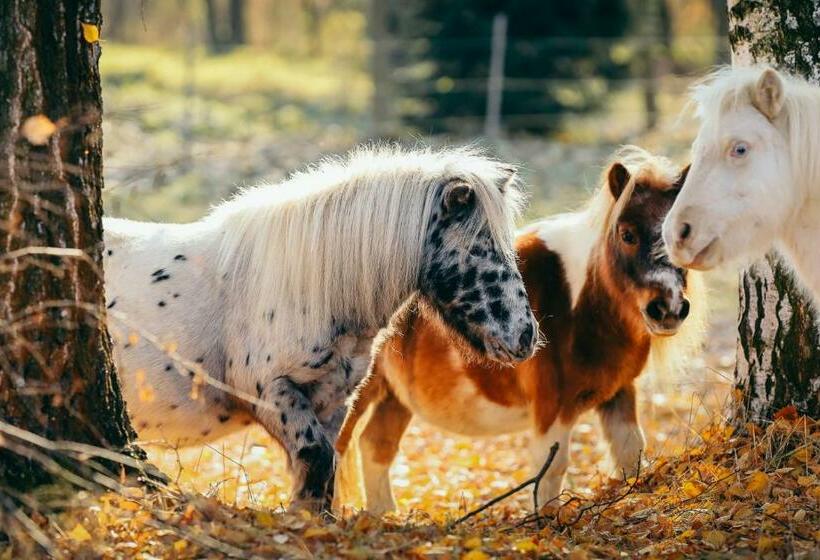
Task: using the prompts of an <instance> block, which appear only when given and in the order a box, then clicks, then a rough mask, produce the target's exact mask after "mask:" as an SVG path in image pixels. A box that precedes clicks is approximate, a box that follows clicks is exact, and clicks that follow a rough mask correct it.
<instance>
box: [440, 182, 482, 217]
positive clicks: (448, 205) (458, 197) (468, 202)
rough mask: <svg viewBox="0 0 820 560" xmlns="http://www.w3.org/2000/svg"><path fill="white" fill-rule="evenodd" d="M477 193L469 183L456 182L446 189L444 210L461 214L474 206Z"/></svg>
mask: <svg viewBox="0 0 820 560" xmlns="http://www.w3.org/2000/svg"><path fill="white" fill-rule="evenodd" d="M474 202H475V193H474V192H473V188H472V187H471V186H470V185H468V184H467V183H464V182H461V181H454V182H452V183H450V184H449V185H447V186H446V187H444V209H445V210H446V211H447V212H448V213H450V214H454V213H459V212H462V211H464V210H467V209H468V208H471V207H472V206H473V203H474Z"/></svg>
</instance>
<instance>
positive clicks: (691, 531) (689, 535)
mask: <svg viewBox="0 0 820 560" xmlns="http://www.w3.org/2000/svg"><path fill="white" fill-rule="evenodd" d="M696 534H697V533H696V532H695V530H694V529H687V530H685V531H684V532H683V533H681V534H680V535H678V538H680V539H681V540H686V539H691V538H692V537H694V536H695V535H696Z"/></svg>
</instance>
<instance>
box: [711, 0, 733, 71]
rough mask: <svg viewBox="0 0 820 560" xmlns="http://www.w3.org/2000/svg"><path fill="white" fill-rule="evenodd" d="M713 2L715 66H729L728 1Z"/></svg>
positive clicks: (715, 0) (713, 0)
mask: <svg viewBox="0 0 820 560" xmlns="http://www.w3.org/2000/svg"><path fill="white" fill-rule="evenodd" d="M711 1H712V17H714V18H715V28H714V29H715V35H716V40H715V64H728V63H729V62H730V61H731V56H730V54H731V53H730V50H729V46H728V45H727V44H726V37H727V36H728V35H729V12H728V10H727V9H726V0H711Z"/></svg>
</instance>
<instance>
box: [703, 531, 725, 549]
mask: <svg viewBox="0 0 820 560" xmlns="http://www.w3.org/2000/svg"><path fill="white" fill-rule="evenodd" d="M703 540H704V541H706V542H707V543H709V544H710V545H712V546H713V547H714V548H722V547H723V545H724V544H726V533H724V532H723V531H717V530H713V531H705V532H704V533H703Z"/></svg>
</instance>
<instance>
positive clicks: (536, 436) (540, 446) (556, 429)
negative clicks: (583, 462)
mask: <svg viewBox="0 0 820 560" xmlns="http://www.w3.org/2000/svg"><path fill="white" fill-rule="evenodd" d="M573 425H574V422H562V421H561V420H560V419H556V420H555V421H554V422H553V423H552V424H551V425H550V427H549V428H547V430H546V432H544V433H539V430H538V429H536V430H535V431H534V433H533V437H532V443H531V444H530V453H531V456H532V471H533V474H536V473H538V471H539V470H541V467H543V466H544V463H546V461H547V457H549V454H550V449H551V448H552V446H553V444H555V443H556V442H557V443H558V451H557V452H556V454H555V458H554V459H553V461H552V464H551V465H550V468H549V469H547V472H546V474H545V475H544V478H542V479H541V483H540V484H539V485H538V491H537V495H538V505H539V507H543V506H544V504H546V503H548V502H550V501H551V500H553V501H554V499H555V498H557V497H558V496H559V495H560V494H561V491H562V490H563V486H564V474H565V473H566V472H567V467H568V466H569V442H570V436H571V434H572V427H573Z"/></svg>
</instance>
